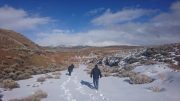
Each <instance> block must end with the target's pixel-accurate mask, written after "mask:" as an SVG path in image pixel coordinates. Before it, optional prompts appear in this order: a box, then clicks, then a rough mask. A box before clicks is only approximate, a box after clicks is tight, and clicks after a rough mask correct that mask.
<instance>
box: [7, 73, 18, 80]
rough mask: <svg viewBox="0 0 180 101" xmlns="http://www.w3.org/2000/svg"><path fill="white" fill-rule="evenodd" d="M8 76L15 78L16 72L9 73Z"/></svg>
mask: <svg viewBox="0 0 180 101" xmlns="http://www.w3.org/2000/svg"><path fill="white" fill-rule="evenodd" d="M8 78H10V79H13V80H16V78H17V75H16V73H9V75H8Z"/></svg>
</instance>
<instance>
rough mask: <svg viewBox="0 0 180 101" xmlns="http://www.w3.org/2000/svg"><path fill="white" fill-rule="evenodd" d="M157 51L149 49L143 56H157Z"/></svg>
mask: <svg viewBox="0 0 180 101" xmlns="http://www.w3.org/2000/svg"><path fill="white" fill-rule="evenodd" d="M157 53H158V52H157V50H156V49H155V48H148V49H147V50H146V51H145V52H144V53H143V54H142V55H144V56H146V57H152V56H153V55H155V54H157Z"/></svg>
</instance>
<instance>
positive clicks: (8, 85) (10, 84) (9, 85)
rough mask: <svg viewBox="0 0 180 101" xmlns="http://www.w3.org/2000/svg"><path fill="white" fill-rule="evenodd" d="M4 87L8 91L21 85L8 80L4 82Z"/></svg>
mask: <svg viewBox="0 0 180 101" xmlns="http://www.w3.org/2000/svg"><path fill="white" fill-rule="evenodd" d="M2 87H3V88H6V89H13V88H18V87H19V84H18V83H17V82H16V81H14V80H11V79H6V80H3V81H2Z"/></svg>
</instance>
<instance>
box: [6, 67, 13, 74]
mask: <svg viewBox="0 0 180 101" xmlns="http://www.w3.org/2000/svg"><path fill="white" fill-rule="evenodd" d="M13 71H14V69H13V68H5V69H4V72H6V73H11V72H13Z"/></svg>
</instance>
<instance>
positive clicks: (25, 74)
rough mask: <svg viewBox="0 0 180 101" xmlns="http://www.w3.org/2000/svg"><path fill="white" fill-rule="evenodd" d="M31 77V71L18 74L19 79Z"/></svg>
mask: <svg viewBox="0 0 180 101" xmlns="http://www.w3.org/2000/svg"><path fill="white" fill-rule="evenodd" d="M29 78H31V75H30V74H29V73H23V74H20V75H18V76H17V80H22V79H29Z"/></svg>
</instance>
